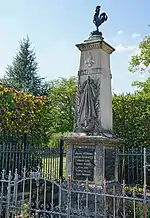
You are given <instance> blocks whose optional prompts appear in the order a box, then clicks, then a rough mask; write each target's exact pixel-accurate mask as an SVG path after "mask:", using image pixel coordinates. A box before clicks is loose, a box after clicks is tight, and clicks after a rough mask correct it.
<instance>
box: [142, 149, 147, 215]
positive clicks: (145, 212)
mask: <svg viewBox="0 0 150 218" xmlns="http://www.w3.org/2000/svg"><path fill="white" fill-rule="evenodd" d="M143 195H144V218H147V204H146V203H147V202H146V148H144V187H143Z"/></svg>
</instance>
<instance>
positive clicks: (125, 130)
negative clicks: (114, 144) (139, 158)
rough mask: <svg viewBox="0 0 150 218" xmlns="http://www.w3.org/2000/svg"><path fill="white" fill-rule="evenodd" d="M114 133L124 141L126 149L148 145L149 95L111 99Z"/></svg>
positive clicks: (149, 126) (149, 140) (149, 134)
mask: <svg viewBox="0 0 150 218" xmlns="http://www.w3.org/2000/svg"><path fill="white" fill-rule="evenodd" d="M113 126H114V133H115V134H116V135H117V136H118V137H120V138H122V139H124V140H125V146H126V148H132V147H135V148H137V147H148V146H149V145H150V95H149V94H147V95H146V94H145V95H119V96H115V97H113Z"/></svg>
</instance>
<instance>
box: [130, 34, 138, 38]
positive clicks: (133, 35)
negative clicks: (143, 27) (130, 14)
mask: <svg viewBox="0 0 150 218" xmlns="http://www.w3.org/2000/svg"><path fill="white" fill-rule="evenodd" d="M136 37H140V34H139V33H133V34H132V38H136Z"/></svg>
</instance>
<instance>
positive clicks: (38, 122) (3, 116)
mask: <svg viewBox="0 0 150 218" xmlns="http://www.w3.org/2000/svg"><path fill="white" fill-rule="evenodd" d="M48 113H49V103H48V101H47V99H46V97H43V96H40V97H35V96H32V95H30V94H25V93H24V92H21V91H16V90H14V89H12V88H5V87H4V86H2V85H0V133H2V134H4V133H5V134H7V135H17V136H19V135H23V133H24V132H27V133H28V136H32V141H34V142H35V143H36V142H38V143H39V142H42V143H46V141H47V140H48V137H49V136H48V132H50V123H49V122H50V120H48V119H47V117H48V115H47V114H48Z"/></svg>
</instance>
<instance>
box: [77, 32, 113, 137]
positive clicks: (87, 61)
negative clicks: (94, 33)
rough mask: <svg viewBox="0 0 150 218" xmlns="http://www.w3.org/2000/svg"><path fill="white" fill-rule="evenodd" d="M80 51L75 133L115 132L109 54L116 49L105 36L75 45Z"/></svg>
mask: <svg viewBox="0 0 150 218" xmlns="http://www.w3.org/2000/svg"><path fill="white" fill-rule="evenodd" d="M76 46H77V47H78V49H79V50H80V51H81V56H80V66H79V71H78V94H77V105H76V117H75V132H86V133H87V134H88V135H100V134H101V133H102V132H103V133H109V134H111V133H112V92H111V78H112V75H111V70H110V54H111V53H112V52H113V51H114V50H115V49H114V48H113V47H112V46H110V45H109V44H108V43H106V42H105V41H104V39H103V37H102V36H99V37H96V39H95V37H91V38H90V39H89V40H85V41H84V42H83V43H81V44H77V45H76Z"/></svg>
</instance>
